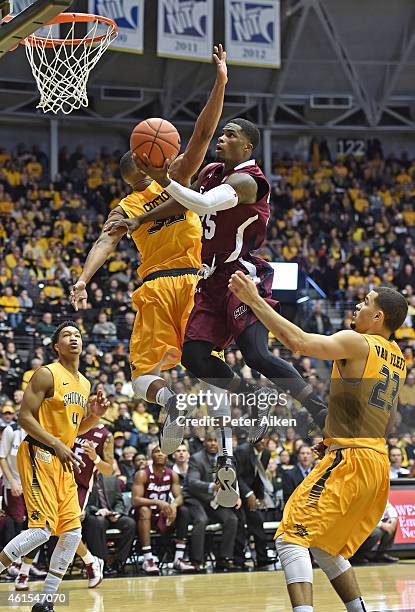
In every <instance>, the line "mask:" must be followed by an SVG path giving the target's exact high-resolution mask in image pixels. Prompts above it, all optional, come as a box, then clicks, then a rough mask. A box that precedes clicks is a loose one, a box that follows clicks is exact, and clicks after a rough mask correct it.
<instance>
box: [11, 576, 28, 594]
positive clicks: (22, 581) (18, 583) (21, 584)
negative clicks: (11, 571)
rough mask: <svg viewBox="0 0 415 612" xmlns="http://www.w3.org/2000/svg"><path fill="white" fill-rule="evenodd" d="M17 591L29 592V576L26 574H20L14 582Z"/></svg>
mask: <svg viewBox="0 0 415 612" xmlns="http://www.w3.org/2000/svg"><path fill="white" fill-rule="evenodd" d="M14 590H15V591H28V590H29V576H26V574H19V575H18V576H17V578H16V580H15V581H14Z"/></svg>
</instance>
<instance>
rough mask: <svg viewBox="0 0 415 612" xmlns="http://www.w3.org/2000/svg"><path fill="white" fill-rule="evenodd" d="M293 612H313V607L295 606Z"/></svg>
mask: <svg viewBox="0 0 415 612" xmlns="http://www.w3.org/2000/svg"><path fill="white" fill-rule="evenodd" d="M293 612H313V606H295V608H293Z"/></svg>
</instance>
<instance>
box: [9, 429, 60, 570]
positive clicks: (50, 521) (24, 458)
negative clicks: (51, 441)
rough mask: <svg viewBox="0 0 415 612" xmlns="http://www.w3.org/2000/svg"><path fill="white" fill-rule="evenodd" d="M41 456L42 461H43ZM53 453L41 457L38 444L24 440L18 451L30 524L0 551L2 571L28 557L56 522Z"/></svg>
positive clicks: (42, 542) (20, 473)
mask: <svg viewBox="0 0 415 612" xmlns="http://www.w3.org/2000/svg"><path fill="white" fill-rule="evenodd" d="M41 458H42V460H41ZM53 459H56V457H53V456H52V454H50V455H48V453H47V452H46V451H44V450H43V451H42V453H41V454H40V455H39V456H38V453H37V447H35V446H34V445H33V444H31V443H30V444H29V443H28V442H26V441H23V442H22V443H21V444H20V447H19V450H18V452H17V466H18V470H19V475H20V480H21V484H22V490H23V496H24V499H25V502H26V508H27V515H28V526H29V528H28V529H27V530H26V531H22V532H21V533H19V534H18V535H17V536H16V537H14V538H13V539H12V540H11V541H10V542H9V543H8V544H7V545H6V546H5V547H4V549H3V551H2V552H1V553H0V573H1V572H3V571H4V570H5V569H6V567H8V566H9V565H10V564H11V563H12V562H14V561H15V560H16V559H18V558H19V557H22V558H24V557H26V556H27V555H28V554H29V553H30V552H31V551H32V550H34V549H36V548H38V547H39V546H42V544H44V543H45V542H47V541H48V540H49V538H50V535H51V532H52V531H53V530H54V529H55V526H56V525H57V516H58V504H57V501H56V488H55V481H54V477H55V474H54V463H53Z"/></svg>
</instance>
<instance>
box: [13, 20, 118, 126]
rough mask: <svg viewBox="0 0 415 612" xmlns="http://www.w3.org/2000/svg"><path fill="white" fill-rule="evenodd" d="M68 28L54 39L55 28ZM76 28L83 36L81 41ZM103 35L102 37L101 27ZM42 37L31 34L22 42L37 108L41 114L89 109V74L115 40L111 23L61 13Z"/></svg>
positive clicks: (115, 33)
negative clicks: (37, 98) (83, 30)
mask: <svg viewBox="0 0 415 612" xmlns="http://www.w3.org/2000/svg"><path fill="white" fill-rule="evenodd" d="M57 24H67V28H68V32H67V35H66V36H65V37H64V38H55V37H54V26H55V25H57ZM79 24H85V26H86V30H87V31H86V34H85V36H83V37H80V35H79V32H78V29H79ZM103 26H104V27H105V31H104V32H103V33H101V30H102V27H103ZM45 29H46V32H45V33H43V32H42V35H41V36H40V35H36V33H35V34H32V35H31V36H28V37H27V38H25V39H24V40H23V41H22V44H24V45H25V47H26V55H27V59H28V60H29V63H30V66H31V68H32V72H33V76H34V78H35V81H36V84H37V87H38V90H39V93H40V102H39V104H38V106H37V108H41V109H42V110H43V112H45V113H47V112H49V111H50V112H52V113H58V112H59V111H61V112H62V113H65V114H69V113H71V112H72V111H73V110H76V109H79V108H81V106H83V107H86V106H88V96H87V91H86V88H87V83H88V78H89V74H90V72H91V70H92V69H93V68H94V66H95V65H96V64H97V62H98V61H99V59H100V57H101V56H102V55H103V53H105V51H106V50H107V49H108V47H109V45H110V44H111V43H112V41H113V40H115V39H116V38H117V35H118V34H117V29H118V28H117V25H116V24H115V22H114V21H113V20H112V19H109V18H108V17H102V16H100V15H89V14H87V13H61V14H60V15H58V16H57V17H54V18H53V19H52V20H51V21H49V23H48V24H47V25H46V26H44V28H43V30H45Z"/></svg>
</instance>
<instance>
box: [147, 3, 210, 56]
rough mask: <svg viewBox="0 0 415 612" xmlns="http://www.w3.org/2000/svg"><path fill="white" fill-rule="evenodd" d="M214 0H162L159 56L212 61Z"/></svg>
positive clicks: (159, 11)
mask: <svg viewBox="0 0 415 612" xmlns="http://www.w3.org/2000/svg"><path fill="white" fill-rule="evenodd" d="M212 49H213V0H159V3H158V24H157V55H159V56H160V57H174V58H177V59H188V60H196V61H202V62H206V61H208V62H210V61H211V59H212Z"/></svg>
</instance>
